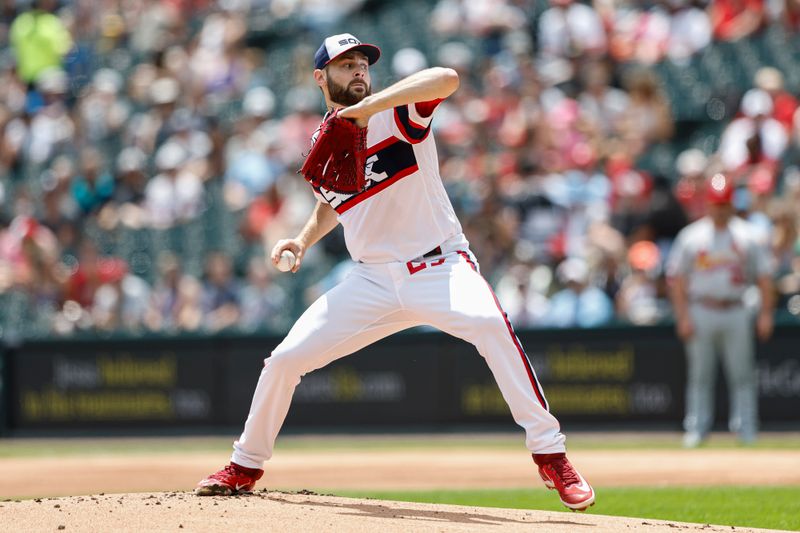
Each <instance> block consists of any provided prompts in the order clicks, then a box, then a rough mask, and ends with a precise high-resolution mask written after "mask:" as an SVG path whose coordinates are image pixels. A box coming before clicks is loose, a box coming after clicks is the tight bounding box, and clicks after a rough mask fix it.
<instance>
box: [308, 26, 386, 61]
mask: <svg viewBox="0 0 800 533" xmlns="http://www.w3.org/2000/svg"><path fill="white" fill-rule="evenodd" d="M350 50H358V51H359V52H361V53H362V54H364V55H365V56H367V61H369V64H370V65H372V64H373V63H375V62H376V61H377V60H378V58H380V57H381V49H380V48H378V47H377V46H375V45H374V44H366V43H362V42H361V41H359V40H358V39H356V38H355V37H353V35H351V34H349V33H340V34H339V35H331V36H330V37H328V38H326V39H325V40H324V41H322V45H320V47H319V50H317V53H316V54H314V67H315V68H325V65H327V64H328V63H330V62H331V61H333V60H334V59H336V58H337V57H339V56H340V55H342V54H343V53H345V52H348V51H350Z"/></svg>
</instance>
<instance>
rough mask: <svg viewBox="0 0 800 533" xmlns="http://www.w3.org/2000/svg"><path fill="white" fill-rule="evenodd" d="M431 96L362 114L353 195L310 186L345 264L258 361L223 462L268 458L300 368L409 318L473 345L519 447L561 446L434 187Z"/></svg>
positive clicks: (438, 186) (544, 449) (519, 351)
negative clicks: (361, 171) (362, 153)
mask: <svg viewBox="0 0 800 533" xmlns="http://www.w3.org/2000/svg"><path fill="white" fill-rule="evenodd" d="M438 104H439V101H432V102H422V103H417V104H412V105H403V106H398V107H396V108H394V109H390V110H387V111H383V112H381V113H378V114H376V115H373V116H372V117H371V118H370V120H369V125H368V127H369V129H368V134H367V147H368V156H367V163H366V178H367V186H366V188H365V190H364V191H363V192H361V193H358V194H350V195H348V194H339V193H334V192H331V191H328V190H325V189H317V190H315V191H314V192H315V194H316V195H317V197H318V198H319V199H321V200H322V201H324V202H327V203H328V204H330V205H331V207H333V208H334V209H335V210H336V212H337V213H338V219H339V222H340V223H341V224H342V226H343V227H344V234H345V240H346V243H347V248H348V250H349V252H350V254H351V256H352V258H353V259H354V260H355V261H357V264H356V266H355V268H354V269H353V270H352V271H351V273H350V274H349V275H348V276H347V278H346V279H345V280H344V281H342V283H340V284H339V285H337V286H336V287H334V288H333V289H331V290H330V291H329V292H327V293H326V294H324V295H323V296H321V297H320V298H319V299H318V300H317V301H316V302H314V303H313V304H312V305H311V306H310V307H309V308H308V309H307V310H306V311H305V312H304V313H303V315H302V316H301V317H300V318H299V319H298V320H297V322H296V323H295V324H294V326H293V327H292V329H291V330H290V331H289V333H288V335H287V336H286V338H285V339H284V340H283V342H281V343H280V345H278V347H277V348H275V350H274V351H273V352H272V355H271V357H269V358H267V359H266V360H265V364H264V368H263V370H262V372H261V376H260V378H259V381H258V385H257V387H256V391H255V394H254V396H253V402H252V405H251V407H250V414H249V415H248V417H247V422H246V423H245V428H244V432H243V433H242V435H241V437H240V438H239V440H237V441H236V442H235V443H234V452H233V456H232V461H233V462H234V463H237V464H239V465H242V466H245V467H250V468H261V467H262V464H263V462H264V461H266V460H268V459H269V458H270V457H271V456H272V449H273V445H274V442H275V438H276V437H277V434H278V431H279V430H280V428H281V425H282V424H283V421H284V418H285V417H286V414H287V412H288V410H289V404H290V402H291V399H292V395H293V393H294V390H295V387H296V386H297V385H298V384H299V383H300V379H301V378H302V376H303V375H305V374H306V373H308V372H311V371H312V370H315V369H318V368H321V367H323V366H325V365H327V364H328V363H330V362H332V361H334V360H336V359H339V358H341V357H344V356H346V355H349V354H351V353H353V352H355V351H357V350H360V349H361V348H363V347H365V346H367V345H369V344H371V343H373V342H375V341H377V340H379V339H381V338H383V337H386V336H388V335H391V334H392V333H396V332H398V331H401V330H404V329H407V328H410V327H413V326H418V325H430V326H433V327H435V328H438V329H440V330H442V331H444V332H446V333H449V334H451V335H454V336H456V337H459V338H461V339H464V340H466V341H468V342H470V343H472V344H473V345H475V347H476V348H477V349H478V351H479V352H480V354H481V355H482V356H483V357H484V358H485V359H486V362H487V363H488V365H489V368H490V369H491V371H492V373H493V375H494V377H495V379H496V380H497V383H498V385H499V387H500V391H501V393H502V395H503V398H505V400H506V402H507V403H508V405H509V407H510V409H511V414H512V415H513V417H514V420H515V421H516V422H517V423H518V424H519V425H520V426H522V427H523V428H524V429H525V432H526V446H527V447H528V449H529V450H530V451H531V452H534V453H559V452H564V451H565V446H564V441H565V438H564V436H563V435H562V434H561V432H560V430H559V424H558V421H557V420H556V419H555V417H554V416H553V415H551V414H550V412H549V410H548V405H547V401H546V400H545V397H544V395H543V393H542V390H541V388H540V386H539V383H538V381H537V378H536V373H535V372H534V369H533V366H532V365H531V363H530V361H529V359H528V357H527V355H526V354H525V352H524V350H523V348H522V345H521V344H520V341H519V339H518V338H517V336H516V335H515V333H514V330H513V328H512V326H511V324H510V323H509V321H508V318H507V317H506V314H505V313H504V312H503V310H502V309H501V308H500V304H499V303H498V301H497V298H496V297H495V295H494V293H493V291H492V289H491V287H490V286H489V284H488V283H487V282H486V281H485V280H484V278H483V277H482V276H481V275H480V273H479V269H478V263H477V261H476V260H475V257H474V256H473V255H472V253H471V252H470V250H469V243H468V242H467V240H466V238H465V237H464V234H463V233H462V230H461V225H460V223H459V221H458V219H457V217H456V215H455V212H454V211H453V207H452V205H451V203H450V200H449V199H448V197H447V193H446V192H445V189H444V186H443V185H442V180H441V178H440V176H439V164H438V157H437V153H436V145H435V143H434V140H433V135H432V134H431V129H430V123H431V119H432V115H433V111H434V110H435V108H436V106H437V105H438Z"/></svg>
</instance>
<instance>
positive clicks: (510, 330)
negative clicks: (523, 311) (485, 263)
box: [456, 250, 550, 411]
mask: <svg viewBox="0 0 800 533" xmlns="http://www.w3.org/2000/svg"><path fill="white" fill-rule="evenodd" d="M456 253H458V255H460V256H461V257H463V258H464V260H465V261H466V262H467V263H468V264H469V266H470V267H472V270H474V271H475V272H478V267H476V266H475V263H473V262H472V259H471V258H470V257H469V254H468V253H467V252H465V251H463V250H458V251H457V252H456ZM479 274H480V273H479ZM483 281H484V282H485V283H486V286H487V287H489V292H491V293H492V298H494V304H495V305H496V306H497V309H498V310H499V311H500V314H501V315H502V316H503V321H504V322H505V323H506V328H508V333H509V335H511V340H512V341H514V346H516V347H517V352H518V353H519V356H520V358H521V359H522V364H523V366H525V371H526V372H527V373H528V379H530V381H531V385H532V386H533V392H534V393H535V394H536V399H537V400H539V403H540V404H542V407H544V410H545V411H549V410H550V409H549V408H548V406H547V400H545V399H544V394H543V393H542V389H541V387H539V381H538V380H537V379H536V373H535V372H534V371H533V366H532V365H531V362H530V360H529V359H528V355H527V354H526V353H525V350H523V349H522V344H520V342H519V339H518V338H517V334H516V333H514V328H513V327H512V326H511V322H509V321H508V315H507V314H506V312H505V311H503V308H502V307H501V306H500V301H499V300H498V299H497V295H496V294H495V293H494V290H492V286H491V285H489V282H488V281H486V278H484V280H483Z"/></svg>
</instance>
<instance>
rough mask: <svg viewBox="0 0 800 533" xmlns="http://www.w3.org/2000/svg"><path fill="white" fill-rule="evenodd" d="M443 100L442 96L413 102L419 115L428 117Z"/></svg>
mask: <svg viewBox="0 0 800 533" xmlns="http://www.w3.org/2000/svg"><path fill="white" fill-rule="evenodd" d="M443 101H444V98H437V99H436V100H428V101H427V102H417V103H415V104H414V107H416V108H417V113H419V115H420V116H421V117H429V116H431V115H432V114H433V110H434V109H436V106H438V105H439V104H440V103H442V102H443Z"/></svg>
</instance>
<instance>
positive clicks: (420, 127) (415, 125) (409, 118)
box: [408, 113, 428, 130]
mask: <svg viewBox="0 0 800 533" xmlns="http://www.w3.org/2000/svg"><path fill="white" fill-rule="evenodd" d="M408 123H409V124H410V125H412V126H414V127H415V128H417V129H418V130H424V129H425V128H427V127H428V126H423V125H422V124H417V123H416V122H414V121H413V120H411V113H409V114H408Z"/></svg>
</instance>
